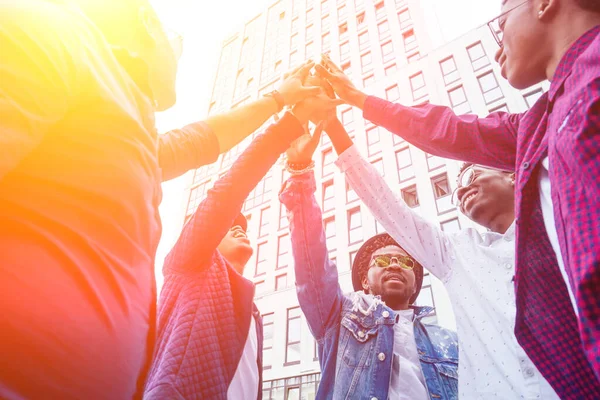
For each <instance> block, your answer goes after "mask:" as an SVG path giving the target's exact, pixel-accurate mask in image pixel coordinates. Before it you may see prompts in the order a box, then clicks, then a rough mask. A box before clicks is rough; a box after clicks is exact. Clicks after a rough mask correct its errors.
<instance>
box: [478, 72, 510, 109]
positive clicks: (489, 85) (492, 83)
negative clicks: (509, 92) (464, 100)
mask: <svg viewBox="0 0 600 400" xmlns="http://www.w3.org/2000/svg"><path fill="white" fill-rule="evenodd" d="M477 80H478V81H479V87H480V88H481V92H482V93H483V97H484V99H485V103H486V104H490V103H492V102H494V101H496V100H498V99H501V98H503V97H504V95H503V94H502V89H500V86H499V85H498V81H497V80H496V76H495V75H494V72H493V71H490V72H487V73H485V74H483V75H481V76H479V77H478V78H477Z"/></svg>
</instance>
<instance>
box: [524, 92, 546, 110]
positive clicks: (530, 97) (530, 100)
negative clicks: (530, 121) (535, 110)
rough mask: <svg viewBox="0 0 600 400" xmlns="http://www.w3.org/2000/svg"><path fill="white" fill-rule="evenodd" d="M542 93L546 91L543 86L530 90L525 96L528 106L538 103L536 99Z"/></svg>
mask: <svg viewBox="0 0 600 400" xmlns="http://www.w3.org/2000/svg"><path fill="white" fill-rule="evenodd" d="M542 94H544V91H543V90H542V89H541V88H540V89H537V90H534V91H533V92H529V93H527V94H525V95H524V96H523V97H524V98H525V102H526V103H527V107H528V108H531V107H533V105H534V104H535V103H536V101H538V99H539V98H540V97H542Z"/></svg>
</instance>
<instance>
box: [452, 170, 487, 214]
mask: <svg viewBox="0 0 600 400" xmlns="http://www.w3.org/2000/svg"><path fill="white" fill-rule="evenodd" d="M479 175H481V171H478V170H476V169H475V166H474V165H471V166H469V167H467V168H465V170H464V171H463V172H461V173H460V175H459V176H458V179H457V187H456V189H454V191H453V192H452V204H454V206H456V207H458V206H459V205H460V199H459V198H458V189H460V188H463V187H467V186H469V185H470V184H471V183H473V181H474V180H475V178H477V177H478V176H479Z"/></svg>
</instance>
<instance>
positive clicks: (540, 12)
mask: <svg viewBox="0 0 600 400" xmlns="http://www.w3.org/2000/svg"><path fill="white" fill-rule="evenodd" d="M542 14H544V11H543V10H540V11H538V17H540V18H541V17H542Z"/></svg>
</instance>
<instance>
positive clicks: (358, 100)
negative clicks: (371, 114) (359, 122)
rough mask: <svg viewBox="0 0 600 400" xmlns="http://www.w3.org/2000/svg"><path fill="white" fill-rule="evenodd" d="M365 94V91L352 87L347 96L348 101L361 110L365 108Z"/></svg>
mask: <svg viewBox="0 0 600 400" xmlns="http://www.w3.org/2000/svg"><path fill="white" fill-rule="evenodd" d="M367 97H369V96H367V95H366V94H365V93H363V92H361V91H360V90H358V89H356V88H353V89H352V91H351V92H350V95H349V96H348V100H349V101H348V102H349V103H350V104H351V105H353V106H354V107H358V108H360V109H361V110H362V109H364V108H365V101H366V100H367Z"/></svg>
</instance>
